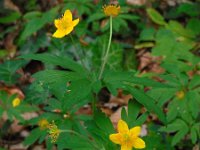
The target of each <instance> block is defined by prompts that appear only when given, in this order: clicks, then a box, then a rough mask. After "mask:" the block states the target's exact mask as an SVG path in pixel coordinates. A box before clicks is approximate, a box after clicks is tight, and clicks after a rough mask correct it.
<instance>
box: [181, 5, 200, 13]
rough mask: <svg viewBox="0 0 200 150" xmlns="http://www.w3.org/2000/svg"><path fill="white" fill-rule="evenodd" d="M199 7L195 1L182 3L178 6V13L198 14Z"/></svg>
mask: <svg viewBox="0 0 200 150" xmlns="http://www.w3.org/2000/svg"><path fill="white" fill-rule="evenodd" d="M199 9H200V7H199V5H196V4H195V3H182V4H181V5H180V6H179V7H178V13H185V14H187V15H189V16H198V15H199V14H200V12H199Z"/></svg>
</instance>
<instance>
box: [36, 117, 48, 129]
mask: <svg viewBox="0 0 200 150" xmlns="http://www.w3.org/2000/svg"><path fill="white" fill-rule="evenodd" d="M38 126H39V127H40V129H41V130H44V129H47V128H48V126H49V122H48V121H47V120H46V119H41V120H40V121H39V122H38Z"/></svg>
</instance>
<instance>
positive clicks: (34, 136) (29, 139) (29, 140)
mask: <svg viewBox="0 0 200 150" xmlns="http://www.w3.org/2000/svg"><path fill="white" fill-rule="evenodd" d="M44 132H46V131H44ZM40 136H41V130H40V129H39V128H36V129H33V130H32V131H31V133H30V135H29V136H28V137H27V138H26V139H25V140H24V145H32V144H33V143H35V142H36V141H37V140H38V139H39V137H40Z"/></svg>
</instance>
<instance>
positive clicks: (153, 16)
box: [147, 8, 167, 25]
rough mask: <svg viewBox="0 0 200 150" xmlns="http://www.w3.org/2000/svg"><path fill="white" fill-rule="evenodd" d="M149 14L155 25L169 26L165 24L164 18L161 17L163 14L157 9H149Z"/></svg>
mask: <svg viewBox="0 0 200 150" xmlns="http://www.w3.org/2000/svg"><path fill="white" fill-rule="evenodd" d="M147 13H148V15H149V17H150V18H151V20H153V21H154V22H155V23H157V24H159V25H166V24H167V23H166V22H165V20H164V18H163V16H161V14H160V13H159V12H158V11H156V10H155V9H153V8H148V9H147Z"/></svg>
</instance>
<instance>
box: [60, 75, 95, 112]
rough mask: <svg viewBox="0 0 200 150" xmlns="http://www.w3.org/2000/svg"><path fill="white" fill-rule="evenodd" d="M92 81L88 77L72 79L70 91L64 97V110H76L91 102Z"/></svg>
mask: <svg viewBox="0 0 200 150" xmlns="http://www.w3.org/2000/svg"><path fill="white" fill-rule="evenodd" d="M91 90H92V87H91V82H90V81H89V80H87V79H80V80H75V81H71V83H70V85H69V86H68V92H67V93H66V94H65V95H64V98H63V99H62V106H63V109H64V110H67V111H70V112H75V111H76V110H77V109H78V108H80V107H81V106H83V105H84V104H86V103H88V102H91V97H89V96H90V94H91Z"/></svg>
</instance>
